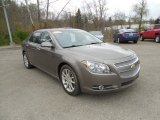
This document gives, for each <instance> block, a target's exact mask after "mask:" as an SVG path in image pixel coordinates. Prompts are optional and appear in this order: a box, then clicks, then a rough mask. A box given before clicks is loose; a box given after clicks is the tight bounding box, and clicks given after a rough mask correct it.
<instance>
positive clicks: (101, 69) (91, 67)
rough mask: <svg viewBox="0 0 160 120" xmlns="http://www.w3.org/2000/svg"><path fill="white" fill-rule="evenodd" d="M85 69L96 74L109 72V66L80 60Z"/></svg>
mask: <svg viewBox="0 0 160 120" xmlns="http://www.w3.org/2000/svg"><path fill="white" fill-rule="evenodd" d="M82 63H83V64H84V66H85V67H86V69H87V70H88V71H89V72H91V73H97V74H108V73H110V68H109V67H108V66H107V65H106V64H104V63H99V62H94V61H83V62H82Z"/></svg>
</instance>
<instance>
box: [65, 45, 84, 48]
mask: <svg viewBox="0 0 160 120" xmlns="http://www.w3.org/2000/svg"><path fill="white" fill-rule="evenodd" d="M78 46H83V45H71V46H66V47H63V48H72V47H78Z"/></svg>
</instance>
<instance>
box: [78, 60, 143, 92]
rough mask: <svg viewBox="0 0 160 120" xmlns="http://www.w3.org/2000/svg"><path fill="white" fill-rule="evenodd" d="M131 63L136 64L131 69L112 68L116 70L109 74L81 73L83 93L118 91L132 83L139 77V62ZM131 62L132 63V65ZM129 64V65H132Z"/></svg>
mask: <svg viewBox="0 0 160 120" xmlns="http://www.w3.org/2000/svg"><path fill="white" fill-rule="evenodd" d="M133 64H136V66H135V67H134V68H133V69H128V68H127V67H128V66H125V68H126V69H127V71H124V69H122V68H116V67H114V68H112V69H114V70H115V71H116V72H114V73H111V74H105V75H104V74H102V75H100V74H92V73H89V72H87V71H86V72H85V73H83V76H84V80H83V83H82V85H81V91H82V92H85V93H105V92H110V91H118V90H121V89H124V88H127V87H129V86H131V85H133V84H134V83H135V81H136V79H137V78H138V77H139V72H140V64H139V60H138V61H135V62H134V63H133ZM133 64H132V65H133ZM132 65H130V64H129V66H132Z"/></svg>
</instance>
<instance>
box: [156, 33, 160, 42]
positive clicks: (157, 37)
mask: <svg viewBox="0 0 160 120" xmlns="http://www.w3.org/2000/svg"><path fill="white" fill-rule="evenodd" d="M155 42H156V43H159V42H160V35H156V38H155Z"/></svg>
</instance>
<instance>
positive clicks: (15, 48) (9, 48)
mask: <svg viewBox="0 0 160 120" xmlns="http://www.w3.org/2000/svg"><path fill="white" fill-rule="evenodd" d="M18 49H21V46H15V45H14V46H2V47H0V51H1V50H18Z"/></svg>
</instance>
